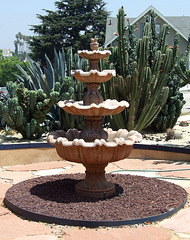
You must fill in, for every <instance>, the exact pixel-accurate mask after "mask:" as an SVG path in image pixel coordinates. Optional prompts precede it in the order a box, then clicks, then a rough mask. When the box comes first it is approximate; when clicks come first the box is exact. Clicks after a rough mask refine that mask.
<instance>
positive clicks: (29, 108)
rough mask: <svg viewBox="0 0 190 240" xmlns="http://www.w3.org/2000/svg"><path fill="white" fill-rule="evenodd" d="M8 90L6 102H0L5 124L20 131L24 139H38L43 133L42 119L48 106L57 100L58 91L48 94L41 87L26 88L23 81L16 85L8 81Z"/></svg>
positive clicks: (0, 111)
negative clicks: (34, 89)
mask: <svg viewBox="0 0 190 240" xmlns="http://www.w3.org/2000/svg"><path fill="white" fill-rule="evenodd" d="M7 88H8V90H9V91H10V90H11V89H12V91H15V90H16V91H15V94H12V93H11V92H9V94H10V96H11V95H13V97H10V98H9V99H8V100H7V102H6V103H4V104H3V103H2V102H0V114H1V116H2V118H3V119H4V121H6V123H7V125H8V126H9V127H11V128H12V129H14V130H16V131H17V132H19V133H21V135H22V136H23V138H24V139H38V138H40V137H41V135H42V133H44V130H45V129H44V126H45V125H44V121H45V118H46V114H47V113H48V112H49V111H50V108H51V107H52V105H53V104H54V103H56V102H57V99H58V97H59V93H58V92H55V91H51V92H50V96H49V97H47V95H46V94H45V93H44V92H43V90H42V89H39V90H37V91H33V90H28V89H27V88H25V87H24V84H23V83H20V84H18V85H16V84H14V88H13V83H12V82H9V83H8V85H7Z"/></svg>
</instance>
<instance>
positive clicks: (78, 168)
mask: <svg viewBox="0 0 190 240" xmlns="http://www.w3.org/2000/svg"><path fill="white" fill-rule="evenodd" d="M84 172H85V167H84V166H83V165H82V164H80V163H75V164H72V167H71V168H69V169H66V171H64V172H63V174H66V173H84Z"/></svg>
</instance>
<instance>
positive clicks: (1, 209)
mask: <svg viewBox="0 0 190 240" xmlns="http://www.w3.org/2000/svg"><path fill="white" fill-rule="evenodd" d="M9 213H10V210H9V209H7V208H4V207H1V206H0V216H3V215H6V214H9Z"/></svg>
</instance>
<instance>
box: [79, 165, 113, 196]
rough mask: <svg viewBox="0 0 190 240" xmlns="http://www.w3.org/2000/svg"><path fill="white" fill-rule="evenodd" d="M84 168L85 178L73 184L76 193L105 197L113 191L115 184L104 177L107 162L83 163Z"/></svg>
mask: <svg viewBox="0 0 190 240" xmlns="http://www.w3.org/2000/svg"><path fill="white" fill-rule="evenodd" d="M83 165H84V166H85V168H86V176H85V179H84V180H83V181H81V182H79V183H77V184H76V186H75V191H76V193H78V194H80V195H81V196H85V197H87V196H88V197H95V198H106V197H108V196H111V195H113V194H114V192H115V185H114V184H113V183H112V182H108V181H107V180H106V178H105V167H106V166H107V165H108V164H83Z"/></svg>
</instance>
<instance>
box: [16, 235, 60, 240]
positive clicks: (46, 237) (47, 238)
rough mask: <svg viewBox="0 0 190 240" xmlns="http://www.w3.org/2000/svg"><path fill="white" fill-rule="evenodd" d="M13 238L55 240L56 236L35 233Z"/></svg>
mask: <svg viewBox="0 0 190 240" xmlns="http://www.w3.org/2000/svg"><path fill="white" fill-rule="evenodd" d="M13 240H57V237H56V236H52V235H35V236H25V237H18V238H14V239H13Z"/></svg>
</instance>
